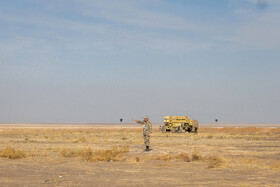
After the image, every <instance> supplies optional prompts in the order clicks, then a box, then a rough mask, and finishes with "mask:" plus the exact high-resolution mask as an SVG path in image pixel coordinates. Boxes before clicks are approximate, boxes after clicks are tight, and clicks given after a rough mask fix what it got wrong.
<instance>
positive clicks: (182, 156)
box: [174, 153, 191, 162]
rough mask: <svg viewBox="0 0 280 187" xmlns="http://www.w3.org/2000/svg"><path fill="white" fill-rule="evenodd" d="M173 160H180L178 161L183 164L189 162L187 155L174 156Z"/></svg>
mask: <svg viewBox="0 0 280 187" xmlns="http://www.w3.org/2000/svg"><path fill="white" fill-rule="evenodd" d="M174 158H175V159H176V160H180V161H184V162H190V161H191V159H190V156H189V154H187V153H180V154H177V155H175V156H174Z"/></svg>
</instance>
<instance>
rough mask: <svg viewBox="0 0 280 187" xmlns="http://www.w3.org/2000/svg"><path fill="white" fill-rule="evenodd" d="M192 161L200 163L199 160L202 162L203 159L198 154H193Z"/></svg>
mask: <svg viewBox="0 0 280 187" xmlns="http://www.w3.org/2000/svg"><path fill="white" fill-rule="evenodd" d="M192 160H193V161H199V160H202V157H201V156H200V155H199V154H198V153H193V154H192Z"/></svg>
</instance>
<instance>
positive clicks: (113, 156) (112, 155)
mask: <svg viewBox="0 0 280 187" xmlns="http://www.w3.org/2000/svg"><path fill="white" fill-rule="evenodd" d="M128 151H129V148H128V147H113V148H112V149H108V150H96V151H95V152H94V153H93V156H92V158H91V159H90V161H92V162H97V161H105V162H112V161H121V160H122V159H123V155H124V154H125V153H127V152H128Z"/></svg>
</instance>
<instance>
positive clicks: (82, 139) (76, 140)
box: [71, 136, 87, 143]
mask: <svg viewBox="0 0 280 187" xmlns="http://www.w3.org/2000/svg"><path fill="white" fill-rule="evenodd" d="M86 141H87V139H86V138H85V137H84V136H83V137H80V138H78V139H75V140H72V141H71V142H72V143H85V142H86Z"/></svg>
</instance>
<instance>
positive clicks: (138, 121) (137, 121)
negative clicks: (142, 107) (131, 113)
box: [132, 119, 144, 124]
mask: <svg viewBox="0 0 280 187" xmlns="http://www.w3.org/2000/svg"><path fill="white" fill-rule="evenodd" d="M132 121H135V122H136V123H140V124H144V122H143V121H140V120H136V119H132Z"/></svg>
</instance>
